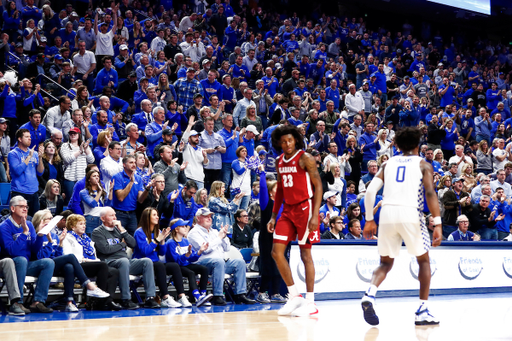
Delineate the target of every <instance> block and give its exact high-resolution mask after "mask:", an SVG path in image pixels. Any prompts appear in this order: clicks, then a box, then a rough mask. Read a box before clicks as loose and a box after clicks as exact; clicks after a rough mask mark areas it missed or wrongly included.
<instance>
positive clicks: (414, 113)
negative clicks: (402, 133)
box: [398, 96, 420, 127]
mask: <svg viewBox="0 0 512 341" xmlns="http://www.w3.org/2000/svg"><path fill="white" fill-rule="evenodd" d="M419 101H420V99H419V98H418V96H414V98H413V103H412V104H410V103H409V102H408V101H405V102H404V108H403V109H402V110H401V111H400V113H399V114H398V115H399V117H400V125H401V126H402V127H416V126H417V125H418V123H419V122H420V113H419V109H420V108H419V106H418V103H419Z"/></svg>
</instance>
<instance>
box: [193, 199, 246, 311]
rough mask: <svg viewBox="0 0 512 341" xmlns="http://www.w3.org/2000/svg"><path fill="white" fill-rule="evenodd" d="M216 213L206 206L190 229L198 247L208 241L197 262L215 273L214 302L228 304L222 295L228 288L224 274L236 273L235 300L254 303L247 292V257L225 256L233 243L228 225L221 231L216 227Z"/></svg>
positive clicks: (199, 211)
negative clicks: (228, 234)
mask: <svg viewBox="0 0 512 341" xmlns="http://www.w3.org/2000/svg"><path fill="white" fill-rule="evenodd" d="M212 215H213V212H211V211H210V210H209V209H208V208H206V207H202V208H200V209H198V210H197V212H196V215H195V217H196V219H197V225H195V226H194V228H193V229H192V230H190V232H189V234H188V240H189V242H190V244H191V245H192V248H193V249H194V250H195V251H198V250H199V249H200V248H201V246H203V245H204V244H205V243H208V248H207V249H206V250H204V251H203V253H202V254H201V256H200V257H199V260H198V261H197V263H196V264H199V265H203V266H206V267H207V268H208V270H209V271H210V273H211V274H212V284H213V299H212V300H211V303H212V304H213V305H226V301H225V300H224V298H223V297H222V293H223V291H224V275H225V274H232V275H233V280H234V282H235V289H234V291H235V303H238V304H240V303H243V304H254V303H255V301H254V300H251V299H249V298H247V297H246V296H245V294H246V292H247V284H246V280H245V272H246V267H245V262H244V260H243V259H229V260H227V261H225V260H224V252H228V251H229V249H230V247H231V244H230V241H229V238H228V237H227V233H228V228H229V226H228V225H224V226H222V228H221V230H220V231H217V230H215V229H212Z"/></svg>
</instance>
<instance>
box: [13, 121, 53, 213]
mask: <svg viewBox="0 0 512 341" xmlns="http://www.w3.org/2000/svg"><path fill="white" fill-rule="evenodd" d="M16 139H17V140H18V146H17V147H16V148H14V149H13V150H11V151H10V152H9V155H8V157H7V160H8V162H9V170H10V175H11V197H13V198H14V197H15V196H17V195H21V196H22V197H23V198H25V199H26V200H27V202H28V204H29V210H28V214H29V215H30V216H33V215H34V213H35V212H37V211H39V193H38V191H39V182H38V181H37V176H41V175H42V174H43V172H44V164H43V160H42V157H43V152H44V147H43V146H40V147H39V153H38V152H35V148H36V146H35V145H34V146H33V147H32V148H29V147H30V145H31V144H32V137H31V136H30V131H29V130H27V129H19V130H18V131H17V132H16Z"/></svg>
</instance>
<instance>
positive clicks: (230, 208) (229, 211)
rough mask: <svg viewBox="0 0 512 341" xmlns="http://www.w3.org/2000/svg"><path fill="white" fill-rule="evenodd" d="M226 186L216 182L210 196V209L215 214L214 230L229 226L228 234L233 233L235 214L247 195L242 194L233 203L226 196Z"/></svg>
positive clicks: (213, 218) (236, 196) (213, 219)
mask: <svg viewBox="0 0 512 341" xmlns="http://www.w3.org/2000/svg"><path fill="white" fill-rule="evenodd" d="M225 191H226V185H225V184H224V183H223V182H222V181H214V182H213V183H212V188H211V190H210V194H209V195H208V209H209V210H210V211H212V212H213V214H214V216H213V217H212V221H213V223H212V228H213V229H215V230H220V229H221V228H222V226H224V225H227V226H228V234H232V233H233V214H235V213H236V211H237V210H238V208H239V207H240V202H241V200H242V198H243V197H244V195H245V193H244V192H240V193H238V194H237V195H235V197H234V198H233V200H232V201H231V202H229V201H228V200H227V199H226V197H225V196H224V192H225Z"/></svg>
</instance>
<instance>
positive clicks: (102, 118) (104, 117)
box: [89, 110, 140, 148]
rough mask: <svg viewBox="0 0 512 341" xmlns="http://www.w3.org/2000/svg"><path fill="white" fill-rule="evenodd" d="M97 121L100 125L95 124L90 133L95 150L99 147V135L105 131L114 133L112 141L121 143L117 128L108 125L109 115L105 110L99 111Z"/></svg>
mask: <svg viewBox="0 0 512 341" xmlns="http://www.w3.org/2000/svg"><path fill="white" fill-rule="evenodd" d="M96 119H97V121H98V123H95V124H93V125H92V126H91V127H90V128H89V132H90V133H91V135H92V145H93V148H96V147H97V146H98V141H97V140H98V135H99V133H101V132H102V131H104V130H110V131H111V132H112V141H119V136H118V135H117V133H116V130H115V128H114V127H113V126H112V125H111V124H109V123H108V114H107V112H106V111H105V110H100V111H98V112H97V113H96ZM139 127H140V126H139Z"/></svg>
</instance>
